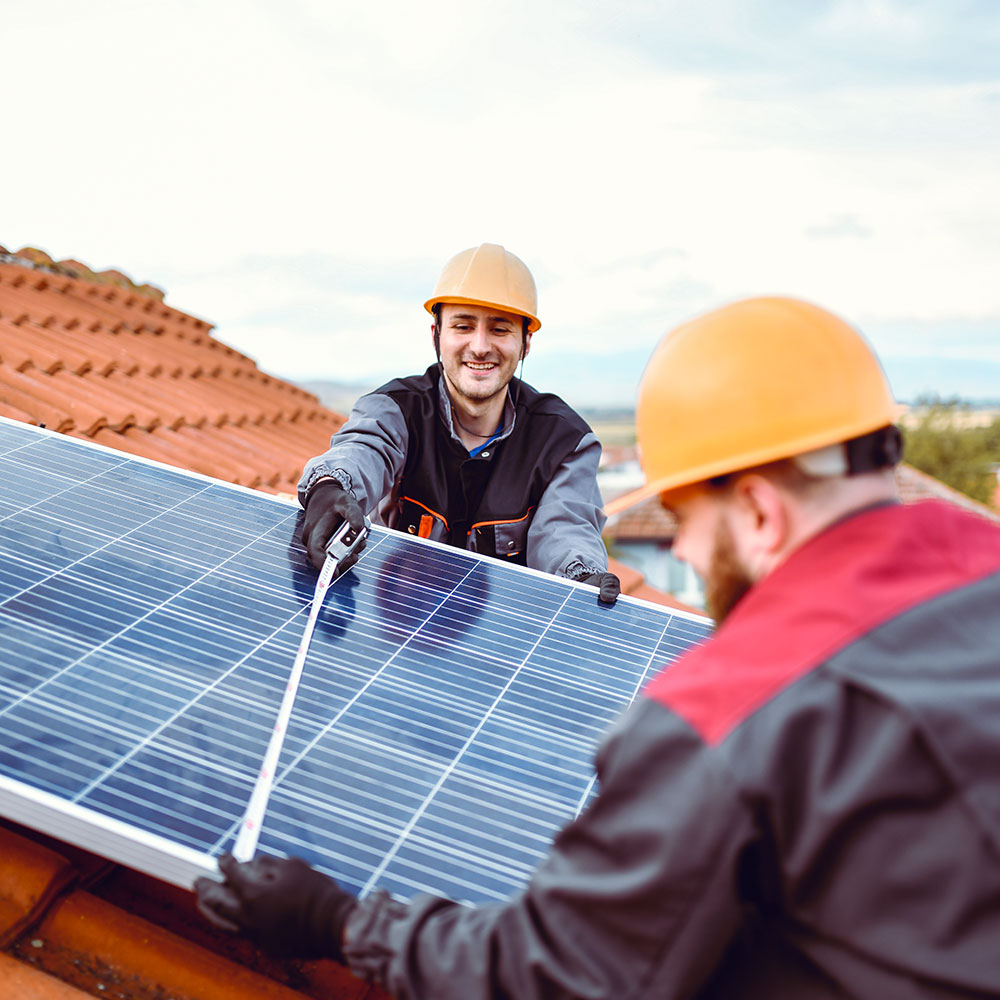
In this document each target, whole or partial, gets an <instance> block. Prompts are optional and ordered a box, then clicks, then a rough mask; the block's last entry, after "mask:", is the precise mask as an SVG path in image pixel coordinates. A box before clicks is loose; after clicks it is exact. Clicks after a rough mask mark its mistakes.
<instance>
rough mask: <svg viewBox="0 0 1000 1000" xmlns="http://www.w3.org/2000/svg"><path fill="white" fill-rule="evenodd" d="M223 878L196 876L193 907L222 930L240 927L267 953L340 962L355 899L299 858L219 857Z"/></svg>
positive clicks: (261, 856) (236, 929)
mask: <svg viewBox="0 0 1000 1000" xmlns="http://www.w3.org/2000/svg"><path fill="white" fill-rule="evenodd" d="M219 871H221V872H222V874H223V875H225V876H226V878H225V881H224V882H216V881H215V880H214V879H210V878H199V879H195V883H194V889H195V892H196V893H197V894H198V909H199V910H201V912H202V913H203V914H204V915H205V916H206V917H207V918H208V920H209V921H210V922H211V923H213V924H214V925H215V926H216V927H220V928H221V929H222V930H224V931H231V932H233V933H236V932H239V931H242V932H243V933H245V934H246V935H247V936H248V937H250V938H251V939H252V940H253V941H254V942H255V943H256V944H257V945H259V946H260V947H261V948H263V949H264V950H265V951H268V952H270V953H271V954H272V955H278V956H281V957H285V958H291V957H297V958H332V959H335V960H336V961H338V962H343V961H344V953H343V950H342V938H343V934H344V923H345V922H346V921H347V917H348V914H349V913H350V912H351V910H353V909H354V907H355V906H356V905H357V901H356V900H355V898H354V897H353V896H352V895H351V894H350V893H348V892H345V891H344V890H343V889H341V888H340V886H339V885H337V883H336V882H334V880H333V879H332V878H328V877H327V876H326V875H324V874H322V872H318V871H316V869H315V868H311V867H310V866H309V865H308V864H307V863H306V862H305V861H303V860H302V858H272V857H268V856H267V855H259V856H258V857H256V858H254V859H253V860H252V861H244V862H240V861H237V860H236V859H235V858H234V857H233V856H232V855H231V854H223V855H220V857H219Z"/></svg>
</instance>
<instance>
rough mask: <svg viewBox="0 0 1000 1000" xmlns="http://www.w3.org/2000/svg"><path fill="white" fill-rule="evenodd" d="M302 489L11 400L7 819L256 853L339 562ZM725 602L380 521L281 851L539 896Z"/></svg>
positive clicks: (3, 541) (0, 681)
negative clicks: (623, 736) (597, 581)
mask: <svg viewBox="0 0 1000 1000" xmlns="http://www.w3.org/2000/svg"><path fill="white" fill-rule="evenodd" d="M300 523H301V511H300V510H299V508H298V505H296V504H293V503H289V502H286V501H282V500H279V499H277V498H274V497H270V496H267V495H265V494H261V493H258V492H255V491H252V490H247V489H243V488H241V487H237V486H232V485H229V484H226V483H221V482H218V481H216V480H213V479H209V478H207V477H204V476H199V475H196V474H193V473H186V472H183V471H180V470H177V469H174V468H170V467H167V466H163V465H159V464H157V463H153V462H149V461H145V460H142V459H136V458H132V457H130V456H128V455H125V454H122V453H119V452H115V451H110V450H107V449H104V448H101V447H99V446H96V445H92V444H89V443H86V442H80V441H76V440H74V439H71V438H67V437H64V436H62V435H57V434H53V433H50V432H47V431H44V430H40V429H37V428H33V427H29V426H27V425H24V424H18V423H15V422H12V421H8V420H4V419H2V418H0V658H2V663H0V812H2V813H3V815H5V816H7V817H8V818H11V819H13V820H15V821H18V822H21V823H24V824H26V825H29V826H32V827H34V828H35V829H38V830H41V831H43V832H46V833H50V834H53V835H55V836H57V837H59V838H61V839H63V840H66V841H69V842H73V843H76V844H79V845H80V846H82V847H85V848H87V849H89V850H93V851H96V852H98V853H100V854H103V855H105V856H107V857H110V858H112V859H113V860H116V861H119V862H122V863H124V864H127V865H130V866H132V867H135V868H138V869H140V870H143V871H146V872H149V873H150V874H153V875H156V876H157V877H160V878H163V879H166V880H168V881H171V882H175V883H176V884H178V885H183V886H189V885H190V884H191V882H192V880H193V878H194V877H195V876H196V875H198V874H203V873H206V872H210V871H213V870H214V868H215V864H214V860H213V859H214V857H215V856H217V855H218V854H219V853H220V852H222V851H223V850H228V849H231V847H232V845H233V842H234V839H235V836H236V833H237V832H238V828H239V825H240V821H241V819H242V817H243V814H244V811H245V809H246V806H247V802H248V799H249V796H250V793H251V790H252V788H253V784H254V781H255V779H256V777H257V773H258V770H259V768H260V764H261V761H262V759H263V756H264V753H265V750H266V748H267V743H268V739H269V737H270V734H271V730H272V727H273V724H274V720H275V717H276V714H277V711H278V708H279V705H280V703H281V699H282V695H283V693H284V687H285V682H286V680H287V678H288V675H289V672H290V669H291V665H292V662H293V660H294V657H295V650H296V647H297V645H298V641H299V638H300V636H301V633H302V628H303V626H304V624H305V621H306V617H307V615H308V609H309V604H310V602H311V600H312V596H313V586H314V583H315V579H316V573H315V570H314V569H313V568H312V566H311V565H310V564H309V562H308V560H307V558H306V555H305V553H304V551H303V549H302V547H301V545H300V543H299V530H300ZM708 631H709V623H708V622H707V620H705V619H701V618H697V617H695V616H691V615H685V614H683V613H680V612H675V611H672V610H671V609H667V608H663V607H659V606H656V605H651V604H647V603H645V602H641V601H636V600H633V599H630V598H622V599H620V600H619V601H618V603H617V604H616V605H615V606H614V607H611V608H606V607H602V606H600V605H599V604H598V603H597V601H596V598H595V592H594V590H593V588H588V587H582V586H580V585H578V584H573V583H570V582H568V581H565V580H561V579H557V578H555V577H551V576H547V575H545V574H541V573H536V572H534V571H532V570H526V569H524V568H522V567H518V566H508V565H505V564H502V563H500V562H498V561H496V560H493V559H486V558H483V557H480V556H476V555H474V554H471V553H468V552H463V551H460V550H458V549H454V548H450V547H447V546H443V545H438V544H436V543H433V542H428V541H425V540H423V539H416V538H412V537H410V536H408V535H403V534H400V533H397V532H393V531H389V530H387V529H383V528H377V527H376V528H373V529H372V533H371V535H370V537H369V540H368V545H367V548H366V549H365V551H364V553H363V554H362V556H361V559H360V561H359V562H358V563H357V565H356V566H355V567H354V568H353V569H352V570H351V571H350V572H349V573H347V574H345V575H344V576H343V577H341V578H340V579H338V580H336V581H335V582H334V584H333V585H332V586H331V588H330V590H329V591H328V593H327V597H326V601H325V604H324V606H323V610H322V612H321V614H320V618H319V622H318V625H317V629H316V632H315V634H314V637H313V641H312V645H311V647H310V653H309V657H308V659H307V661H306V666H305V672H304V674H303V677H302V681H301V686H300V688H299V693H298V697H297V699H296V702H295V708H294V711H293V713H292V718H291V720H290V723H289V727H288V732H287V736H286V738H285V742H284V746H283V750H282V754H281V758H280V760H279V766H278V769H277V772H276V780H275V786H274V789H273V791H272V793H271V798H270V803H269V807H268V810H267V814H266V817H265V821H264V824H263V826H262V829H261V834H260V840H259V849H260V850H262V851H265V852H268V853H274V854H297V855H300V856H302V857H305V858H306V859H307V860H309V861H310V862H312V863H313V864H314V865H316V866H317V867H319V868H321V869H323V870H324V871H327V872H328V873H330V874H331V875H333V876H334V877H335V878H337V879H339V880H340V881H341V883H342V884H344V885H346V886H347V887H349V888H351V889H352V890H354V891H356V892H359V893H360V892H367V891H369V890H370V889H372V888H373V887H376V886H378V887H381V888H385V889H387V890H388V891H390V892H392V893H394V894H396V895H398V896H400V897H402V898H409V897H411V896H412V895H414V894H415V893H416V892H420V891H431V892H436V893H446V894H448V895H451V896H452V897H454V898H457V899H461V900H466V901H470V902H479V901H488V900H496V899H503V898H506V897H507V896H509V895H510V893H511V892H513V891H515V890H516V889H518V888H519V887H521V886H522V885H523V884H524V883H525V881H526V880H527V878H528V876H529V875H530V873H531V872H532V870H533V869H534V868H535V867H536V866H537V864H538V862H539V861H540V860H541V858H542V857H543V856H544V854H545V853H546V851H547V848H548V845H549V843H550V842H551V839H552V836H553V834H554V833H555V832H556V831H557V830H558V829H559V828H560V827H561V826H563V825H564V824H565V823H566V822H567V821H568V820H569V819H571V818H572V817H573V816H574V815H575V814H577V813H578V812H579V811H580V809H581V808H583V806H584V805H585V804H586V802H587V800H588V799H589V797H590V796H591V795H593V794H594V776H593V771H592V754H593V750H594V748H595V745H596V743H597V741H598V740H599V738H600V736H601V734H602V732H603V731H604V730H605V728H606V727H607V726H608V724H609V723H610V721H611V720H612V719H613V718H614V717H615V716H616V715H617V714H618V713H619V712H620V711H621V710H622V709H623V708H624V707H625V706H626V705H627V704H628V703H629V701H630V700H631V699H632V698H634V697H635V695H636V694H637V692H638V691H639V689H640V688H641V686H642V684H643V682H644V681H645V680H646V679H647V678H648V677H649V676H650V674H651V672H655V671H656V670H658V669H659V668H660V667H661V666H662V665H663V664H664V663H667V662H669V661H670V660H672V659H674V658H675V657H676V656H677V655H678V654H679V653H680V652H682V651H683V650H684V649H685V648H686V647H687V646H689V645H690V644H692V643H694V642H698V641H701V640H702V639H703V638H705V637H706V636H707V634H708Z"/></svg>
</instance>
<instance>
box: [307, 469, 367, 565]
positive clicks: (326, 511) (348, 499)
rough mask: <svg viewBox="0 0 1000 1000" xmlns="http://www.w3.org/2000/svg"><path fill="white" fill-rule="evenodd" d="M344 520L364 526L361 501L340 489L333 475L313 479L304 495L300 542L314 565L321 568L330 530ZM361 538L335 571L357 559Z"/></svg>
mask: <svg viewBox="0 0 1000 1000" xmlns="http://www.w3.org/2000/svg"><path fill="white" fill-rule="evenodd" d="M344 521H348V522H349V523H350V525H351V527H352V528H354V530H355V531H360V530H361V529H362V528H363V527H364V526H365V512H364V511H363V510H362V509H361V504H359V503H358V501H357V500H355V499H354V497H352V496H351V494H350V493H348V492H347V490H345V489H344V487H343V486H341V485H340V483H338V482H337V480H336V479H324V480H323V481H322V482H319V483H317V484H316V485H315V486H314V487H313V488H312V489H311V490H310V491H309V496H308V498H307V499H306V519H305V523H304V524H303V525H302V544H303V545H304V546H305V547H306V551H307V552H308V553H309V558H310V559H311V560H312V564H313V565H314V566H315V567H316V569H322V568H323V563H324V562H325V561H326V547H327V545H328V544H329V542H330V539H331V538H333V533H334V532H335V531H336V530H337V529H338V528H339V527H340V526H341V524H342V523H343V522H344ZM364 547H365V540H364V539H362V540H361V544H360V545H359V546H358V547H357V548H356V549H355V550H354V552H352V553H351V554H350V555H349V556H348V557H347V558H346V559H345V560H344V561H343V563H341V565H340V566H338V567H337V573H338V574H340V573H343V572H344V571H345V570H348V569H350V568H351V567H352V566H353V565H354V564H355V563H356V562H357V561H358V556H359V555H360V554H361V550H362V549H363V548H364Z"/></svg>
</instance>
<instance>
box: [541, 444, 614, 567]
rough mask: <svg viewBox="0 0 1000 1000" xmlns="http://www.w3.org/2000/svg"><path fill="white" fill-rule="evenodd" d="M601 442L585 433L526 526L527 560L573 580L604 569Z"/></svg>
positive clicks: (554, 477) (557, 472)
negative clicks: (599, 484) (599, 483)
mask: <svg viewBox="0 0 1000 1000" xmlns="http://www.w3.org/2000/svg"><path fill="white" fill-rule="evenodd" d="M600 461H601V444H600V442H599V441H598V440H597V438H596V437H595V436H594V434H593V433H592V432H591V433H587V434H585V435H584V436H583V437H582V438H581V439H580V443H579V445H577V447H576V450H575V451H574V452H573V453H572V454H571V455H570V456H569V457H568V458H567V459H566V460H565V461H564V462H563V463H562V465H560V466H559V468H558V469H557V470H556V474H555V475H554V476H553V477H552V481H551V482H550V483H549V485H548V486H547V487H546V488H545V492H544V493H543V494H542V496H541V499H540V500H539V501H538V507H537V509H536V510H535V514H534V517H533V518H532V519H531V527H530V528H529V529H528V565H529V566H531V567H532V568H533V569H539V570H542V572H544V573H554V574H555V575H556V576H566V577H569V578H570V579H572V580H575V579H579V578H580V577H581V576H586V575H587V574H588V573H604V572H606V571H607V568H608V553H607V550H606V549H605V548H604V542H603V541H602V540H601V529H602V528H603V527H604V522H605V521H606V520H607V517H606V516H605V514H604V510H603V502H602V500H601V492H600V490H599V489H598V488H597V467H598V465H599V464H600Z"/></svg>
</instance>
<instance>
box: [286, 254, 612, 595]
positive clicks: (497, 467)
mask: <svg viewBox="0 0 1000 1000" xmlns="http://www.w3.org/2000/svg"><path fill="white" fill-rule="evenodd" d="M425 308H426V309H427V311H428V312H429V313H431V315H432V316H433V317H434V321H433V325H432V327H431V332H432V338H433V343H434V350H435V353H436V355H437V363H436V364H433V365H431V366H430V367H429V368H428V369H427V371H426V372H424V374H423V375H417V376H411V377H408V378H400V379H395V380H394V381H392V382H389V383H387V384H386V385H384V386H382V387H381V388H380V389H376V390H375V391H374V392H372V393H369V394H368V395H365V396H362V397H361V399H359V400H358V402H357V403H356V404H355V407H354V409H353V411H352V412H351V416H350V419H349V420H348V422H347V423H346V424H345V425H344V426H343V427H342V428H341V429H340V431H339V432H338V433H337V434H335V435H334V437H333V439H332V441H331V445H330V450H329V451H327V452H325V453H324V454H322V455H319V456H317V457H316V458H314V459H312V460H311V461H310V462H309V463H308V464H307V466H306V468H305V471H304V472H303V474H302V479H301V481H300V483H299V498H300V500H301V501H302V504H303V506H304V507H305V509H306V517H305V523H304V525H303V531H302V540H303V543H304V544H305V545H306V547H307V549H308V551H309V555H310V558H311V559H312V561H313V562H314V563H315V564H316V566H317V568H319V567H320V566H322V563H323V559H324V554H325V552H324V550H325V546H326V544H327V542H328V541H329V540H330V537H331V536H332V534H333V533H334V531H335V530H336V529H337V527H338V526H339V525H340V524H341V523H342V522H343V521H344V520H347V521H349V522H350V523H351V524H352V525H353V526H354V527H356V528H357V527H360V526H361V524H362V521H363V516H364V512H365V511H371V510H374V509H375V508H376V507H377V516H378V517H379V519H380V520H382V522H383V523H385V524H387V525H389V526H390V527H394V528H398V529H399V530H401V531H407V532H410V533H411V534H414V535H418V536H420V537H422V538H431V539H434V540H436V541H442V542H447V543H448V544H451V545H457V546H459V547H460V548H467V549H471V550H473V551H475V552H480V553H483V554H485V555H488V556H493V557H495V558H497V559H502V560H505V561H507V562H513V563H520V564H521V565H526V566H531V567H532V568H534V569H539V570H542V571H543V572H546V573H555V574H556V575H558V576H563V577H567V578H569V579H572V580H580V581H583V582H585V583H588V584H590V585H593V586H596V587H597V588H598V594H599V599H600V600H601V601H603V602H604V603H607V604H613V603H614V602H615V600H616V599H617V597H618V593H619V583H618V578H617V577H616V576H615V575H614V574H612V573H609V572H608V560H607V553H606V551H605V548H604V543H603V542H602V540H601V528H602V527H603V525H604V521H605V515H604V512H603V510H602V506H601V496H600V492H599V491H598V488H597V467H598V463H599V461H600V456H601V446H600V443H599V442H598V440H597V438H596V437H595V436H594V434H593V432H592V431H591V429H590V428H589V427H588V426H587V424H586V423H585V421H584V420H583V419H582V418H581V417H580V416H579V415H578V414H577V413H575V412H574V411H573V410H572V409H571V408H570V407H569V406H568V405H567V404H566V403H564V402H563V401H562V400H561V399H559V397H557V396H554V395H552V394H549V393H540V392H537V391H536V390H535V389H533V388H532V387H531V386H529V385H527V384H526V383H524V382H522V381H521V380H520V379H518V378H515V376H514V372H515V370H516V368H517V365H518V362H523V359H524V357H525V356H526V355H527V353H528V351H529V350H530V348H531V337H532V335H533V334H534V333H535V331H537V330H538V328H539V327H540V326H541V323H540V322H539V320H538V316H537V312H538V301H537V294H536V291H535V282H534V279H533V278H532V276H531V272H530V271H529V270H528V268H527V267H526V266H525V264H524V262H523V261H522V260H521V259H520V258H518V257H516V256H515V255H514V254H512V253H511V252H510V251H509V250H505V249H504V248H503V247H501V246H497V245H496V244H493V243H484V244H482V246H479V247H474V248H471V249H469V250H463V251H462V252H461V253H459V254H456V255H455V256H454V257H453V258H452V259H451V260H449V261H448V263H447V264H446V265H445V267H444V270H443V271H442V272H441V276H440V278H439V279H438V282H437V286H436V287H435V289H434V293H433V295H432V296H431V297H430V298H429V299H428V300H427V302H426V303H425ZM347 565H348V564H345V568H346V566H347Z"/></svg>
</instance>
